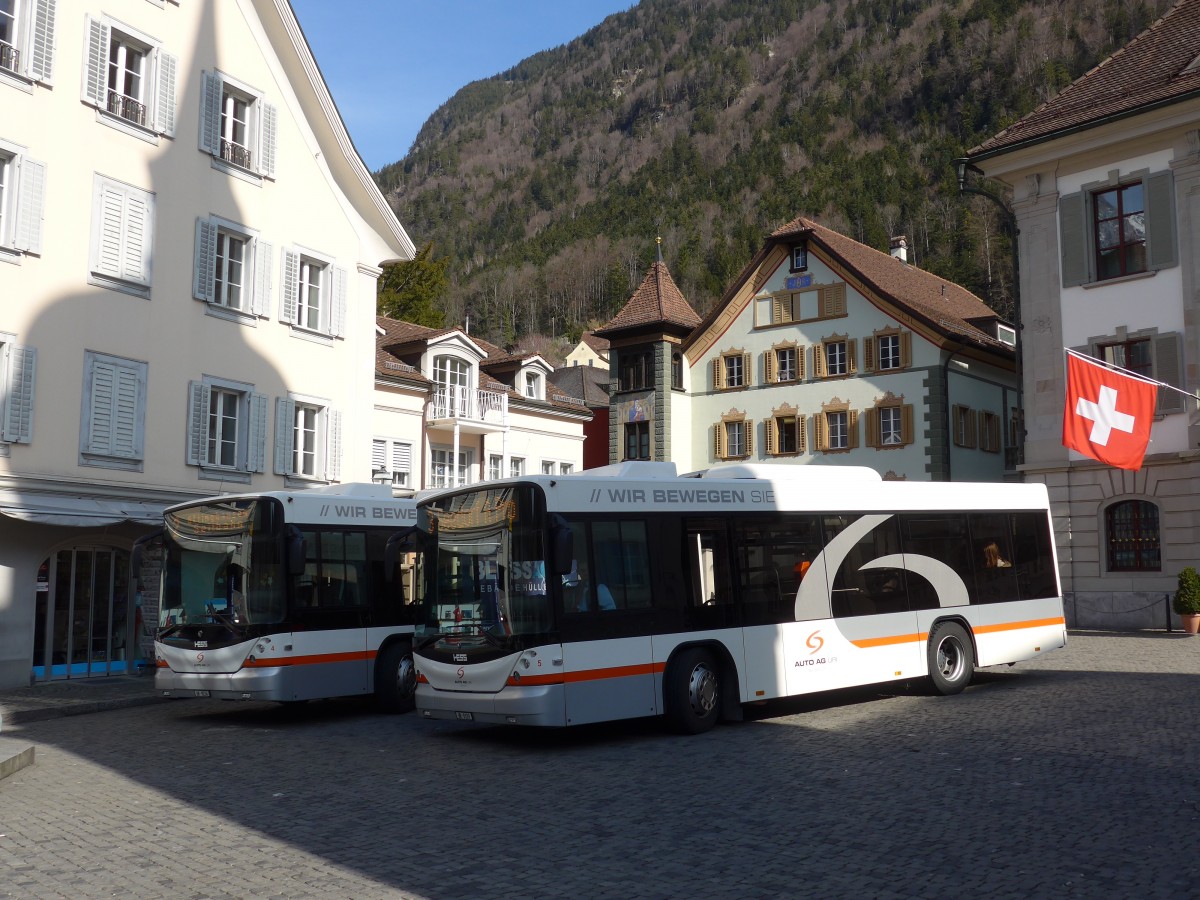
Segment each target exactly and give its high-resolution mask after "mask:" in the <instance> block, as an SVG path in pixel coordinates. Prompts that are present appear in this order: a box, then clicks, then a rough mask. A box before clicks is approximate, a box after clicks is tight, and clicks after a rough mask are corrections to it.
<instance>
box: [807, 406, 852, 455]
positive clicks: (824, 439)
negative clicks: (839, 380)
mask: <svg viewBox="0 0 1200 900" xmlns="http://www.w3.org/2000/svg"><path fill="white" fill-rule="evenodd" d="M813 430H814V432H815V437H816V440H815V441H814V444H815V449H816V450H817V451H818V452H820V453H849V452H850V451H852V450H855V449H857V447H858V432H859V427H858V410H857V409H851V408H850V404H849V403H848V402H846V401H843V400H839V399H838V398H837V397H835V398H833V400H831V401H830V402H829V403H823V404H821V411H820V412H818V413H817V414H816V415H815V416H814V417H813Z"/></svg>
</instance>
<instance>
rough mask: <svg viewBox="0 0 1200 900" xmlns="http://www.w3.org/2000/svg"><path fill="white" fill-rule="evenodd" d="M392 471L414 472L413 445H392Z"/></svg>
mask: <svg viewBox="0 0 1200 900" xmlns="http://www.w3.org/2000/svg"><path fill="white" fill-rule="evenodd" d="M392 471H393V472H411V471H412V444H401V443H399V442H397V443H394V444H392Z"/></svg>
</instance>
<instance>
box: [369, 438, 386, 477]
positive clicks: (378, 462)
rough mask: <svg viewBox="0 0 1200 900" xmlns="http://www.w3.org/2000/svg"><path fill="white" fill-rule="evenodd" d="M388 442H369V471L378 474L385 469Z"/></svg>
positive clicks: (376, 439) (376, 440)
mask: <svg viewBox="0 0 1200 900" xmlns="http://www.w3.org/2000/svg"><path fill="white" fill-rule="evenodd" d="M387 450H388V442H387V441H385V440H380V439H379V438H375V439H374V440H372V441H371V471H372V472H378V471H380V470H386V469H387V458H388V452H387Z"/></svg>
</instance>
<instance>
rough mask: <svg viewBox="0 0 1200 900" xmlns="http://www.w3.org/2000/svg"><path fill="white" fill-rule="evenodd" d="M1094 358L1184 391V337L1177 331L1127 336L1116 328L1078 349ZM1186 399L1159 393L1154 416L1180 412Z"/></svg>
mask: <svg viewBox="0 0 1200 900" xmlns="http://www.w3.org/2000/svg"><path fill="white" fill-rule="evenodd" d="M1078 349H1079V350H1080V352H1086V353H1088V354H1089V355H1090V356H1092V357H1093V358H1094V359H1100V360H1103V361H1104V362H1106V363H1111V364H1112V365H1116V366H1120V367H1122V368H1124V369H1129V370H1130V371H1132V372H1134V373H1136V374H1138V375H1143V376H1145V377H1147V378H1152V379H1154V380H1156V381H1161V382H1163V383H1165V384H1169V385H1174V386H1175V387H1177V388H1180V389H1183V387H1184V385H1183V379H1184V367H1183V336H1182V335H1181V334H1180V333H1178V332H1166V333H1162V334H1160V333H1159V331H1158V329H1157V328H1149V329H1146V330H1144V331H1140V332H1136V333H1134V334H1129V333H1128V332H1127V331H1126V329H1124V328H1118V329H1117V334H1115V335H1113V336H1111V337H1105V338H1095V339H1093V341H1092V342H1091V344H1090V345H1089V346H1087V347H1080V348H1078ZM1184 400H1185V397H1184V395H1183V394H1181V393H1180V392H1179V391H1170V390H1160V391H1159V392H1158V403H1157V405H1156V407H1155V415H1167V414H1169V413H1177V412H1183V411H1184V409H1185V403H1184Z"/></svg>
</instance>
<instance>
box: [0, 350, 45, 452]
mask: <svg viewBox="0 0 1200 900" xmlns="http://www.w3.org/2000/svg"><path fill="white" fill-rule="evenodd" d="M4 355H5V357H6V359H5V363H6V365H7V368H8V397H7V398H6V399H5V403H4V423H3V424H4V431H3V434H2V436H3V438H4V440H6V441H10V442H12V443H16V444H28V443H30V442H31V441H32V440H33V389H34V378H35V376H36V374H37V348H36V347H22V346H19V345H13V346H9V347H6V348H5V353H4Z"/></svg>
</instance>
